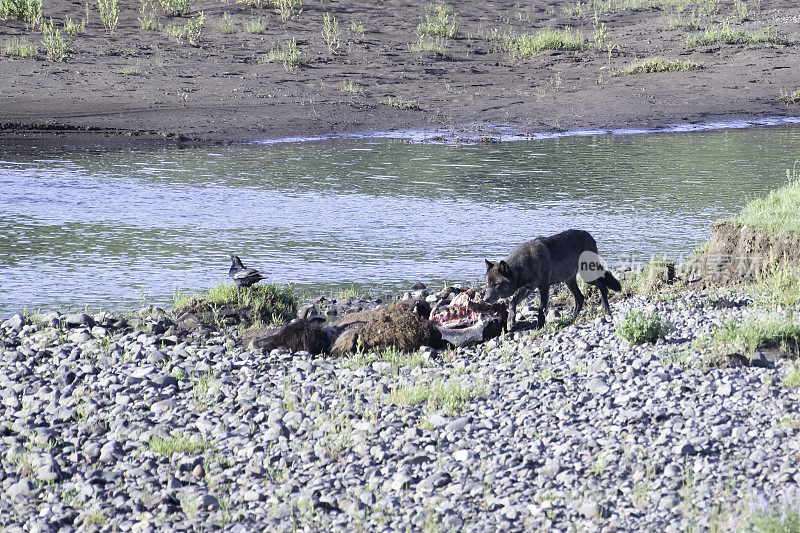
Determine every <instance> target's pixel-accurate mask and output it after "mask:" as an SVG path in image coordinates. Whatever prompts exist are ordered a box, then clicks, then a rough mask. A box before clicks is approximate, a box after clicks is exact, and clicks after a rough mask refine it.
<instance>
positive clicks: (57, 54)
mask: <svg viewBox="0 0 800 533" xmlns="http://www.w3.org/2000/svg"><path fill="white" fill-rule="evenodd" d="M42 44H43V45H44V48H45V50H46V51H47V60H48V61H54V62H57V63H61V62H64V61H66V60H67V59H68V57H69V51H68V50H69V49H68V46H67V41H66V40H64V37H63V36H62V35H61V30H59V29H58V28H55V27H53V19H50V22H49V23H47V22H42Z"/></svg>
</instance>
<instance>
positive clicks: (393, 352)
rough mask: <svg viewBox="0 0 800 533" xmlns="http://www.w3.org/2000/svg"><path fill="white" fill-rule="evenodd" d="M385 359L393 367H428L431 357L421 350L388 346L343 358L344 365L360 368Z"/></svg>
mask: <svg viewBox="0 0 800 533" xmlns="http://www.w3.org/2000/svg"><path fill="white" fill-rule="evenodd" d="M378 361H383V362H386V363H391V364H392V368H393V369H395V370H396V369H398V368H400V367H403V366H414V367H428V366H430V358H429V357H428V356H427V355H423V354H421V353H419V352H414V353H406V352H402V351H400V350H398V349H397V348H394V347H392V348H386V349H385V350H380V351H375V352H360V351H359V352H357V353H354V354H352V355H349V356H347V357H345V358H343V359H342V364H343V366H345V367H347V368H359V367H362V366H368V365H371V364H372V363H375V362H378Z"/></svg>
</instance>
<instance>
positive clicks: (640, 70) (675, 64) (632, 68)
mask: <svg viewBox="0 0 800 533" xmlns="http://www.w3.org/2000/svg"><path fill="white" fill-rule="evenodd" d="M702 68H703V65H702V64H700V63H697V62H695V61H690V60H680V59H667V58H665V57H658V56H653V57H646V58H644V59H640V60H638V61H634V62H633V63H631V64H630V65H627V66H625V67H623V68H621V69H620V70H619V71H618V72H617V74H620V75H625V74H628V75H630V74H649V73H658V72H685V71H688V70H700V69H702Z"/></svg>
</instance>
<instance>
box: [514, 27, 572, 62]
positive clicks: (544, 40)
mask: <svg viewBox="0 0 800 533" xmlns="http://www.w3.org/2000/svg"><path fill="white" fill-rule="evenodd" d="M501 41H502V46H503V49H504V50H505V51H506V52H508V54H509V55H510V56H511V59H512V60H515V61H516V60H520V59H525V58H527V57H530V56H533V55H536V54H537V53H539V52H541V51H542V50H567V51H576V52H580V51H582V50H585V49H586V42H585V40H584V38H583V33H581V32H580V31H578V30H572V29H571V28H570V27H569V26H567V27H565V28H564V29H563V30H560V31H559V30H557V29H555V28H551V27H549V26H548V27H547V28H543V29H541V30H539V31H538V32H536V33H534V34H522V35H515V34H513V33H510V34H506V35H504V36H502V37H501Z"/></svg>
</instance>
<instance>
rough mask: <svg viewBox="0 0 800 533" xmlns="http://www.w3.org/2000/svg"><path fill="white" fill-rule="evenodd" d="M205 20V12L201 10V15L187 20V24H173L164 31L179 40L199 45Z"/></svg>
mask: <svg viewBox="0 0 800 533" xmlns="http://www.w3.org/2000/svg"><path fill="white" fill-rule="evenodd" d="M204 22H205V14H204V13H203V12H202V11H201V12H200V14H199V15H197V16H195V17H192V18H190V19H189V20H187V21H186V25H185V26H178V25H176V24H171V25H169V26H167V28H166V29H165V30H164V31H165V32H166V33H167V35H169V36H170V37H172V38H173V39H175V40H176V41H178V42H186V43H188V44H190V45H192V46H198V45H199V42H200V33H201V32H202V31H203V23H204Z"/></svg>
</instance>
